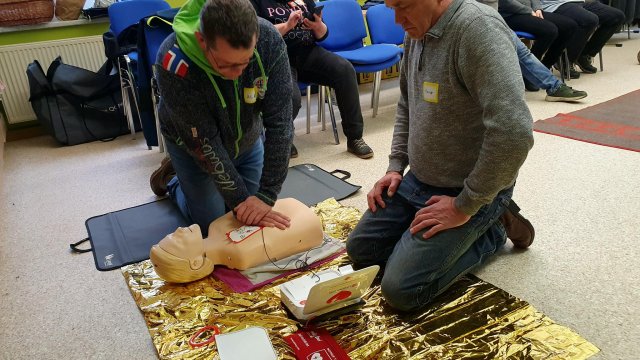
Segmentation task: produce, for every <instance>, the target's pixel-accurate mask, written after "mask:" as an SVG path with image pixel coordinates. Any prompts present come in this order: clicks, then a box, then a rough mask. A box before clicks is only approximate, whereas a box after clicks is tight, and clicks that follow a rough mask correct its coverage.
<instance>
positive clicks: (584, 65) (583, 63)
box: [576, 55, 598, 74]
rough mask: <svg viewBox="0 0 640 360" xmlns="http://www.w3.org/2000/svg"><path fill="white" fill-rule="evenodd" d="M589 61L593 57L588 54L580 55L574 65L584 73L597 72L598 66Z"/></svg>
mask: <svg viewBox="0 0 640 360" xmlns="http://www.w3.org/2000/svg"><path fill="white" fill-rule="evenodd" d="M591 61H593V57H591V56H588V55H582V56H580V57H579V58H578V60H576V65H578V67H579V68H580V70H582V72H583V73H585V74H595V73H597V72H598V68H596V67H595V66H593V65H591Z"/></svg>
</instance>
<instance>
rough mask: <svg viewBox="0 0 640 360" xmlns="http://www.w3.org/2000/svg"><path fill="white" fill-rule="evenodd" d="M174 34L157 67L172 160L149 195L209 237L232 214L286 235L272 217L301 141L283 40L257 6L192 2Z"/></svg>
mask: <svg viewBox="0 0 640 360" xmlns="http://www.w3.org/2000/svg"><path fill="white" fill-rule="evenodd" d="M173 29H174V31H175V34H172V35H170V36H169V37H168V38H167V39H166V40H165V41H164V43H163V44H162V46H161V47H160V49H159V51H158V57H157V63H156V66H155V68H156V69H155V71H156V77H157V79H158V86H159V89H160V94H161V101H160V104H159V109H158V116H159V118H160V124H161V129H162V134H163V135H164V137H165V140H166V144H167V151H168V153H169V156H170V160H169V159H165V160H163V162H162V164H161V166H160V168H159V169H158V170H156V171H155V172H154V173H153V175H152V176H151V188H152V189H153V191H154V193H156V194H157V195H159V196H161V195H164V194H165V193H166V192H167V191H168V192H169V195H170V196H171V198H172V199H173V200H174V201H175V203H176V204H177V205H178V207H179V208H180V210H181V212H182V213H183V214H184V215H185V216H186V217H187V218H188V219H190V220H191V221H192V222H193V223H196V224H198V225H200V228H201V229H202V231H203V234H206V233H207V229H208V226H209V224H210V222H211V221H212V220H215V219H216V218H218V217H220V216H222V215H223V214H224V213H226V212H227V211H229V210H233V211H234V213H235V214H236V217H237V219H238V220H240V221H241V222H243V223H244V224H247V225H260V226H276V227H278V228H281V229H283V228H286V227H288V226H289V219H288V218H287V217H286V216H284V215H282V214H280V213H278V212H275V211H273V210H272V206H273V205H274V202H275V201H276V199H277V197H278V193H279V192H280V189H281V187H282V183H283V182H284V179H285V177H286V174H287V166H288V161H289V151H290V147H291V141H292V137H293V125H292V121H291V96H292V95H291V72H290V70H289V63H288V59H287V52H286V47H285V44H284V41H283V40H282V37H281V36H280V34H279V33H278V31H277V30H276V29H275V28H274V27H273V25H271V24H270V23H269V22H267V21H266V20H262V19H259V18H258V17H257V16H256V13H255V10H254V9H253V6H252V5H251V3H250V2H249V0H190V1H189V2H187V3H186V4H185V5H183V7H182V9H181V10H180V12H179V13H178V14H177V15H176V17H175V19H174V23H173ZM174 170H175V174H176V175H177V176H175V177H172V174H173V172H174ZM167 183H168V184H167ZM205 236H206V235H205Z"/></svg>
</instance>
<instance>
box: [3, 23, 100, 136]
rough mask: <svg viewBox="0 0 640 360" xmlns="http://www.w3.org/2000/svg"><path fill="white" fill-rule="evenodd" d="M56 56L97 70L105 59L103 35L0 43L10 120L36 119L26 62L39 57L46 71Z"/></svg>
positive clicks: (12, 122) (5, 106)
mask: <svg viewBox="0 0 640 360" xmlns="http://www.w3.org/2000/svg"><path fill="white" fill-rule="evenodd" d="M58 56H62V61H63V62H64V63H65V64H70V65H75V66H78V67H81V68H85V69H89V70H92V71H96V70H98V69H99V68H100V66H102V65H103V64H104V62H105V61H106V57H105V56H104V45H103V43H102V36H100V35H98V36H87V37H80V38H74V39H66V40H52V41H43V42H34V43H28V44H20V45H7V46H0V80H2V81H3V82H4V83H5V84H6V85H7V90H6V91H5V93H4V95H3V104H4V108H5V111H6V112H7V118H8V119H7V121H8V122H9V124H16V123H20V122H25V121H31V120H35V119H36V115H35V114H34V113H33V110H32V109H31V104H30V103H29V82H28V81H27V74H26V70H27V65H29V64H30V63H32V62H33V60H38V61H39V62H40V65H42V68H43V70H44V72H45V73H46V72H47V68H48V67H49V64H51V62H52V61H53V60H54V59H55V58H56V57H58Z"/></svg>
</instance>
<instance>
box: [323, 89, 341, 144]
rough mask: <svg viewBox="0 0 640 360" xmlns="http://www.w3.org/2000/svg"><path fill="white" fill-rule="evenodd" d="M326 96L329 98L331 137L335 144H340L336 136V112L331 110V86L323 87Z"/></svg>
mask: <svg viewBox="0 0 640 360" xmlns="http://www.w3.org/2000/svg"><path fill="white" fill-rule="evenodd" d="M324 89H325V91H326V94H327V95H326V96H327V98H328V99H329V116H331V126H332V127H333V139H334V140H335V142H336V145H338V144H340V138H339V137H338V126H337V125H336V114H335V113H334V111H333V101H332V100H331V88H329V87H328V86H327V87H324Z"/></svg>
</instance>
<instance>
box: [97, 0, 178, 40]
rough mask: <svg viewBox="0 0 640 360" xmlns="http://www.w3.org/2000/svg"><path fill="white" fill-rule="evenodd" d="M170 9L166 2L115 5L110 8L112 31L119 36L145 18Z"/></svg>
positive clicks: (141, 0)
mask: <svg viewBox="0 0 640 360" xmlns="http://www.w3.org/2000/svg"><path fill="white" fill-rule="evenodd" d="M170 7H171V6H170V5H169V4H168V3H166V2H165V1H164V0H129V1H122V2H117V3H113V4H111V5H110V6H109V8H108V12H109V22H110V23H111V31H112V32H113V34H114V35H115V36H118V35H120V33H121V32H122V31H124V30H125V29H126V28H128V27H129V26H131V25H137V24H138V22H139V21H140V19H142V18H143V17H146V16H149V15H151V14H154V13H156V12H158V11H160V10H165V9H169V8H170Z"/></svg>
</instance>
